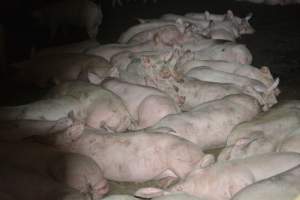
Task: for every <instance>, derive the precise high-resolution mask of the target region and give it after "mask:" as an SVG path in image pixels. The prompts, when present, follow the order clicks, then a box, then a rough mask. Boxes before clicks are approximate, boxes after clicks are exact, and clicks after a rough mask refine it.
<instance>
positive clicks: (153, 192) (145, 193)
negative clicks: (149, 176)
mask: <svg viewBox="0 0 300 200" xmlns="http://www.w3.org/2000/svg"><path fill="white" fill-rule="evenodd" d="M167 194H169V192H167V191H164V190H162V189H160V188H154V187H148V188H141V189H138V190H137V191H136V192H135V193H134V196H136V197H141V198H147V199H148V198H154V197H159V196H163V195H167Z"/></svg>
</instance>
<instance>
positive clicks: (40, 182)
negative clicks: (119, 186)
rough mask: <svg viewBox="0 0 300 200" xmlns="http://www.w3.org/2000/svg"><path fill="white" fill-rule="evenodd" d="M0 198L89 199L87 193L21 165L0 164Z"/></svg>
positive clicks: (33, 199)
mask: <svg viewBox="0 0 300 200" xmlns="http://www.w3.org/2000/svg"><path fill="white" fill-rule="evenodd" d="M0 187H1V189H0V199H1V200H19V199H22V200H41V199H43V200H90V195H89V194H84V193H81V192H80V191H78V190H75V189H73V188H70V187H68V186H67V185H65V184H62V183H60V182H57V181H56V180H54V179H53V178H51V177H49V176H45V175H42V174H39V173H35V172H33V171H32V170H28V169H24V168H22V167H15V166H11V165H7V164H1V166H0Z"/></svg>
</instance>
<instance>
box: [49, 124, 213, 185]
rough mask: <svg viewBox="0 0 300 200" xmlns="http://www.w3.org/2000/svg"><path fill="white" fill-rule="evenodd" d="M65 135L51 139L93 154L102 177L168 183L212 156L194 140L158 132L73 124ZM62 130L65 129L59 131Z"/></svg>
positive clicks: (209, 159)
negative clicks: (104, 129)
mask: <svg viewBox="0 0 300 200" xmlns="http://www.w3.org/2000/svg"><path fill="white" fill-rule="evenodd" d="M76 127H77V129H76ZM71 129H72V131H73V134H72V131H71V132H70V131H69V133H67V136H66V137H68V136H69V137H75V138H74V139H72V140H73V142H71V143H66V144H63V142H64V140H63V141H62V140H60V138H58V139H56V138H54V139H51V137H50V138H48V139H47V140H46V141H49V142H50V143H53V144H60V145H59V148H60V149H62V150H64V151H71V152H77V153H80V154H83V155H86V156H89V157H91V158H93V160H95V161H96V162H97V164H98V165H99V166H100V167H101V169H102V170H103V173H104V177H105V178H107V179H110V180H114V181H126V182H144V181H148V180H162V182H165V183H169V182H170V181H173V180H174V179H177V178H180V179H182V178H184V177H185V176H186V175H187V174H188V173H189V172H190V171H191V170H192V169H193V168H194V167H196V166H203V167H204V166H208V165H210V164H211V163H213V162H214V157H213V156H212V155H210V154H207V155H205V154H204V153H203V152H202V150H201V149H200V148H199V147H198V146H197V145H195V144H193V143H191V142H189V141H187V140H185V139H182V138H179V137H177V136H174V135H171V134H165V133H161V132H154V131H152V132H150V131H149V132H145V131H138V132H126V133H122V134H107V133H105V132H101V131H99V130H95V129H84V131H83V132H82V134H81V135H80V136H78V132H81V131H82V126H80V125H76V126H73V127H72V128H71ZM61 134H63V135H64V134H66V133H64V132H63V133H61Z"/></svg>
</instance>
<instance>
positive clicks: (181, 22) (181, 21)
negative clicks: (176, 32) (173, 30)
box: [176, 18, 184, 25]
mask: <svg viewBox="0 0 300 200" xmlns="http://www.w3.org/2000/svg"><path fill="white" fill-rule="evenodd" d="M176 23H177V24H180V25H184V23H183V20H182V19H181V18H177V19H176Z"/></svg>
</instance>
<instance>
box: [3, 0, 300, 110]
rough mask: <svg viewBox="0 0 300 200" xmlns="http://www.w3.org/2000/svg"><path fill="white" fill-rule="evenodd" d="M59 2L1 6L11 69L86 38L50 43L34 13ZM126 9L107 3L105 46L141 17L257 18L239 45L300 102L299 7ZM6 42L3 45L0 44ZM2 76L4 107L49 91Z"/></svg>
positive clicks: (162, 5) (171, 3) (161, 4)
mask: <svg viewBox="0 0 300 200" xmlns="http://www.w3.org/2000/svg"><path fill="white" fill-rule="evenodd" d="M53 1H56V0H28V1H26V0H10V1H5V3H4V2H1V4H2V5H1V6H0V24H3V26H4V29H5V55H6V62H7V63H8V64H11V63H15V62H20V61H23V60H24V59H28V58H29V57H30V50H31V49H32V48H33V47H34V48H36V49H40V48H44V47H48V46H56V45H61V44H67V43H71V42H78V41H81V40H84V39H87V35H86V33H85V32H84V30H78V29H76V28H74V30H72V34H71V35H69V36H68V37H66V36H64V35H63V34H62V33H60V32H58V34H57V36H56V38H55V41H54V42H52V43H49V34H48V30H47V29H46V27H43V26H41V25H39V24H38V23H37V21H35V20H34V19H33V18H32V17H31V13H32V11H33V10H34V9H37V8H40V7H42V6H43V5H44V4H45V3H47V2H53ZM123 2H124V4H123V6H117V7H115V8H113V7H112V5H111V1H110V0H102V1H101V4H102V10H103V15H104V19H103V23H102V25H101V26H100V28H99V34H98V40H99V41H100V43H102V44H104V43H112V42H116V40H117V38H118V36H119V35H120V34H121V33H122V32H123V31H125V30H126V29H127V28H128V27H130V26H132V25H134V24H136V23H138V22H137V20H136V18H158V17H159V16H160V15H162V14H166V13H176V14H185V13H187V12H203V11H205V10H208V11H210V12H211V13H218V14H224V13H225V12H226V11H227V10H228V9H231V10H232V11H233V13H234V14H235V15H237V16H241V17H243V16H246V14H248V13H249V12H252V13H253V18H252V19H251V21H250V23H251V25H252V26H253V27H254V28H255V30H256V32H255V33H254V34H253V35H243V36H242V38H241V39H239V40H238V41H237V42H239V43H244V44H246V45H247V47H248V48H249V49H250V51H251V52H252V54H253V57H254V60H253V65H255V66H257V67H260V66H263V65H266V66H268V67H270V69H271V71H272V73H273V75H274V76H275V77H277V76H279V78H280V80H281V82H280V89H281V90H282V93H281V95H280V99H299V98H300V91H299V87H300V81H299V80H300V79H299V75H300V66H299V63H300V5H288V6H268V5H261V4H252V3H247V2H235V1H233V0H177V1H175V0H157V3H153V2H152V0H148V2H147V3H143V0H137V1H136V2H134V1H132V2H129V3H126V0H123ZM0 42H1V41H0ZM6 68H7V70H6V72H5V73H2V74H1V82H0V90H1V98H0V105H16V104H21V103H27V102H30V101H32V100H34V99H37V98H39V97H41V96H42V95H43V94H44V93H45V92H46V90H42V89H37V88H32V87H28V86H22V85H21V86H20V85H18V84H17V83H15V82H12V81H11V80H10V76H12V74H13V72H11V68H10V67H9V66H7V67H6Z"/></svg>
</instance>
